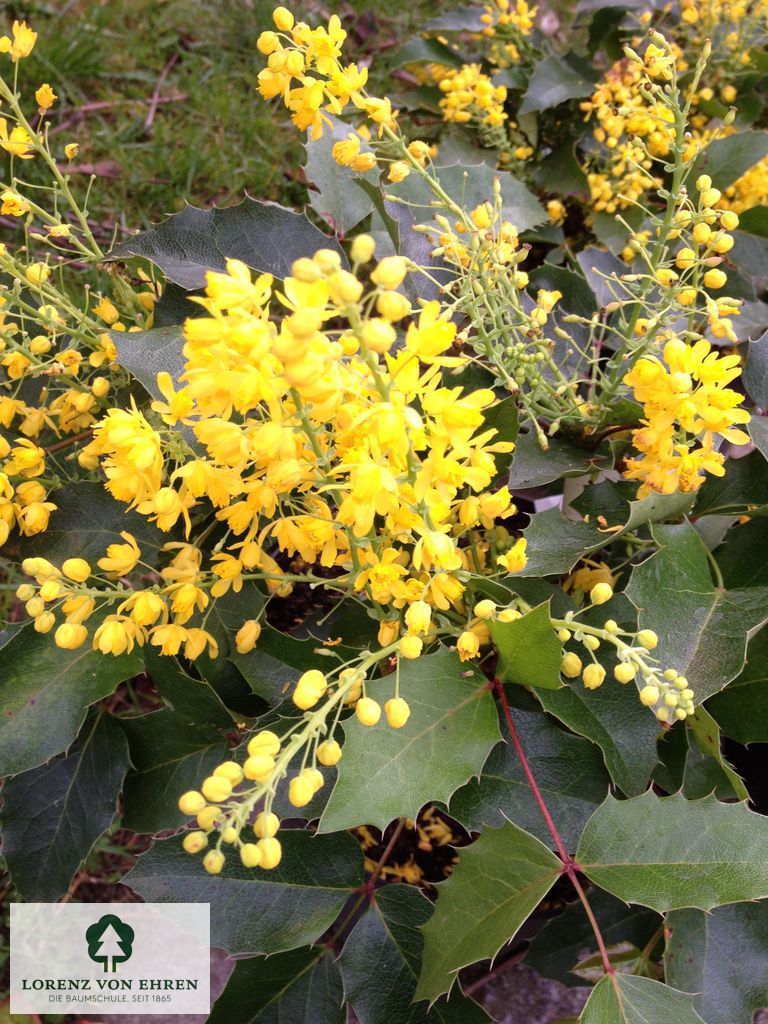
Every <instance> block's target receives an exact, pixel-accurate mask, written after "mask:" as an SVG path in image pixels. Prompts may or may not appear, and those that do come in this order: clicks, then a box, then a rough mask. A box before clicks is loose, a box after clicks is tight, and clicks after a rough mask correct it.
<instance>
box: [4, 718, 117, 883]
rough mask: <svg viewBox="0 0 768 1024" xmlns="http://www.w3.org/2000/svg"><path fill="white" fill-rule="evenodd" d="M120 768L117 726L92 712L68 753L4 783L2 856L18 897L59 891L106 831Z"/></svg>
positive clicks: (115, 799) (114, 803)
mask: <svg viewBox="0 0 768 1024" xmlns="http://www.w3.org/2000/svg"><path fill="white" fill-rule="evenodd" d="M128 765H129V760H128V746H127V744H126V742H125V736H124V735H123V732H122V729H121V728H120V726H119V725H118V723H117V722H116V721H115V719H114V718H110V717H109V716H108V715H105V714H98V715H95V716H94V717H93V721H92V723H91V724H90V726H89V727H87V728H86V730H85V732H84V735H83V738H82V742H81V743H80V744H79V746H78V748H77V749H76V750H75V751H74V752H73V753H71V754H70V755H69V756H67V757H62V758H58V759H57V760H55V761H51V762H50V763H49V764H46V765H42V766H41V767H39V768H35V769H33V770H32V771H29V772H24V773H23V774H22V775H17V776H16V777H15V778H13V779H9V780H8V781H7V782H6V783H5V786H4V787H3V807H2V813H0V825H1V826H2V833H3V856H4V858H5V860H6V863H7V864H8V868H9V870H10V872H11V877H12V878H13V882H14V885H15V886H16V889H17V891H18V892H19V894H20V896H22V897H23V898H24V899H25V900H33V901H39V902H44V903H49V902H50V903H52V902H53V901H54V900H57V899H58V898H59V897H60V896H62V895H63V894H64V893H65V892H66V891H67V889H68V887H69V883H70V881H71V879H72V876H73V875H74V873H75V871H76V870H77V869H78V867H79V866H80V864H82V862H83V861H84V860H85V858H86V857H87V855H88V851H89V850H90V849H91V847H92V846H93V844H94V842H95V841H96V840H97V839H98V837H99V836H100V835H101V834H102V832H104V831H105V830H106V829H107V828H109V825H110V822H111V821H112V818H113V816H114V814H115V805H116V802H117V796H118V793H119V792H120V787H121V786H122V783H123V779H124V778H125V773H126V771H127V769H128Z"/></svg>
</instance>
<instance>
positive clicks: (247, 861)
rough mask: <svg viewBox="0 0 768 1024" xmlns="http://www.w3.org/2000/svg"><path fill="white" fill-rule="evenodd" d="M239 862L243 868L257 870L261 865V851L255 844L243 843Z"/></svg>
mask: <svg viewBox="0 0 768 1024" xmlns="http://www.w3.org/2000/svg"><path fill="white" fill-rule="evenodd" d="M240 860H241V862H242V865H243V867H245V868H257V867H258V866H259V864H261V850H260V849H259V847H258V845H257V844H256V843H243V845H242V846H241V847H240Z"/></svg>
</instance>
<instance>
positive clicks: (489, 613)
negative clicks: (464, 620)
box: [473, 599, 496, 619]
mask: <svg viewBox="0 0 768 1024" xmlns="http://www.w3.org/2000/svg"><path fill="white" fill-rule="evenodd" d="M473 611H474V613H475V615H476V616H477V617H478V619H492V618H493V614H494V612H495V611H496V604H495V602H494V601H489V600H487V599H486V600H484V601H478V602H477V604H476V605H475V607H474V609H473Z"/></svg>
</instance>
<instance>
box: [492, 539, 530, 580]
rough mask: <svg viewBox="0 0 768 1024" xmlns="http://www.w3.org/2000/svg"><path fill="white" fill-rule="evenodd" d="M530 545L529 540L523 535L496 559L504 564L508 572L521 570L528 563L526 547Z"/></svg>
mask: <svg viewBox="0 0 768 1024" xmlns="http://www.w3.org/2000/svg"><path fill="white" fill-rule="evenodd" d="M527 546H528V541H527V540H526V539H525V537H521V538H520V539H519V540H517V541H515V543H514V544H513V545H512V547H511V548H510V549H509V551H507V552H506V553H505V554H503V555H499V557H498V558H497V559H496V561H497V562H498V564H499V565H501V566H503V567H504V568H505V569H506V570H507V572H508V573H514V572H521V571H522V570H523V569H524V568H525V567H526V565H527V564H528V557H527V555H526V553H525V549H526V547H527Z"/></svg>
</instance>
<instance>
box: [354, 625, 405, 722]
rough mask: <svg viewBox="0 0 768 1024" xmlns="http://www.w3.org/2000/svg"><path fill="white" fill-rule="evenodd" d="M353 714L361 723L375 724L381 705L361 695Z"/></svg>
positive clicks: (379, 715)
mask: <svg viewBox="0 0 768 1024" xmlns="http://www.w3.org/2000/svg"><path fill="white" fill-rule="evenodd" d="M401 643H402V641H401ZM355 714H356V715H357V720H358V722H360V724H361V725H368V726H371V725H376V723H377V722H378V720H379V718H381V706H380V705H379V704H377V702H376V701H375V700H373V699H372V698H371V697H361V698H360V700H359V701H358V702H357V704H356V705H355Z"/></svg>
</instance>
